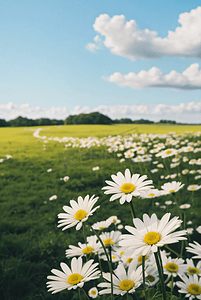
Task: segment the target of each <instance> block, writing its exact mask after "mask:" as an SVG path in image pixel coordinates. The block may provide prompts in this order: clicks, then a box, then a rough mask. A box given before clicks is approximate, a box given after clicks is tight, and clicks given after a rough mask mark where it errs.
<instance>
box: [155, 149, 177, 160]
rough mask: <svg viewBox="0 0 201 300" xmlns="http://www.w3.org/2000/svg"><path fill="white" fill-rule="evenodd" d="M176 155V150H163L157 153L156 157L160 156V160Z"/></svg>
mask: <svg viewBox="0 0 201 300" xmlns="http://www.w3.org/2000/svg"><path fill="white" fill-rule="evenodd" d="M177 153H178V150H176V149H166V150H163V151H161V152H159V153H157V154H156V157H159V156H161V157H162V158H165V157H169V156H172V155H176V154H177Z"/></svg>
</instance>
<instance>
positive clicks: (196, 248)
mask: <svg viewBox="0 0 201 300" xmlns="http://www.w3.org/2000/svg"><path fill="white" fill-rule="evenodd" d="M194 243H195V245H194V244H192V243H189V246H190V247H186V251H187V252H191V253H194V254H195V255H196V256H193V257H192V258H201V245H200V244H199V243H198V242H195V241H194Z"/></svg>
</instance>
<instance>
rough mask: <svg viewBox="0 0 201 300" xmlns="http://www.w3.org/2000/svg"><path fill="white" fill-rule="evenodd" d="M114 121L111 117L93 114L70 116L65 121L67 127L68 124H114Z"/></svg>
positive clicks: (97, 113)
mask: <svg viewBox="0 0 201 300" xmlns="http://www.w3.org/2000/svg"><path fill="white" fill-rule="evenodd" d="M112 123H113V121H112V119H110V118H109V117H107V116H105V115H103V114H101V113H99V112H93V113H90V114H79V115H74V116H73V115H70V116H69V117H67V118H66V119H65V121H64V124H65V125H68V124H112Z"/></svg>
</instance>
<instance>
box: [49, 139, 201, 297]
mask: <svg viewBox="0 0 201 300" xmlns="http://www.w3.org/2000/svg"><path fill="white" fill-rule="evenodd" d="M144 138H146V137H144ZM169 143H170V144H173V141H172V140H171V139H170V140H169ZM169 151H170V150H169ZM158 153H160V152H158ZM169 154H170V153H169ZM106 184H107V186H105V187H103V188H102V190H103V191H104V193H105V194H106V195H110V198H109V200H110V201H115V200H119V202H120V204H121V205H126V204H127V205H130V207H131V213H132V222H133V226H128V225H126V226H123V225H122V224H121V220H120V219H119V218H118V217H117V216H109V217H108V218H107V219H105V220H102V221H99V222H96V223H94V224H91V222H90V218H91V216H92V215H93V214H94V213H95V212H96V210H97V209H99V208H100V206H99V205H97V206H96V204H97V202H98V199H99V198H98V197H96V196H95V195H93V196H91V197H90V196H89V195H86V196H85V197H84V198H83V197H82V196H79V197H78V199H77V201H75V200H70V206H67V205H65V206H63V210H64V212H63V213H59V214H58V218H59V221H58V227H59V228H60V227H62V230H63V231H65V230H68V229H70V228H71V229H73V227H75V229H76V231H79V230H81V229H83V241H82V242H81V241H79V242H78V244H77V245H68V248H67V249H66V250H65V256H66V259H67V261H68V260H70V262H68V264H67V263H65V262H62V263H61V264H60V267H61V270H57V269H52V270H51V272H52V273H53V275H49V276H48V277H47V278H48V282H47V288H48V291H49V292H52V293H57V292H60V291H62V290H77V291H78V297H77V299H85V298H86V299H88V298H89V297H90V298H97V297H99V298H101V297H102V295H103V297H104V295H105V294H106V295H107V294H108V295H110V299H114V298H115V299H120V298H122V297H124V295H127V296H128V297H129V294H131V295H135V296H137V298H139V297H144V295H145V297H147V292H148V290H149V289H150V288H155V295H156V296H160V294H161V293H162V297H163V299H164V300H165V299H166V294H167V293H168V294H169V295H170V296H171V297H172V295H173V293H175V297H176V296H177V295H178V294H179V293H180V294H184V296H185V297H188V298H189V299H190V300H191V299H201V278H200V276H201V245H200V244H199V243H198V242H197V241H193V242H189V236H188V232H187V230H186V228H185V226H184V225H185V224H184V222H183V220H182V219H181V218H180V217H178V216H175V217H172V218H171V213H165V214H164V215H163V216H162V218H161V219H159V218H158V217H157V215H156V214H155V213H153V214H152V215H151V216H149V215H148V214H146V213H144V214H143V217H142V220H141V219H140V218H137V217H136V208H135V207H134V205H133V202H132V200H133V199H134V198H138V199H144V198H149V197H153V198H154V197H159V194H160V196H165V195H167V194H168V195H169V194H174V195H175V201H177V200H176V195H177V192H179V191H180V190H181V189H182V188H183V187H184V184H182V183H181V182H176V181H173V182H169V183H165V184H163V185H162V186H161V189H160V190H158V189H156V188H155V187H154V186H153V181H152V180H150V179H148V177H147V175H142V176H141V175H140V174H132V173H131V171H130V170H129V169H126V170H125V173H124V174H122V173H121V172H118V173H117V174H116V175H112V176H111V180H106ZM142 201H143V200H142ZM186 206H188V205H187V204H186ZM181 209H184V207H181V208H179V206H178V213H179V212H180V211H181ZM181 216H182V214H181ZM176 243H177V244H178V247H177V248H179V252H176V250H175V248H172V244H176ZM192 254H193V255H194V256H193V257H190V256H192ZM89 282H91V285H90V284H88V283H89ZM159 282H160V283H161V285H160V286H161V290H160V287H159V288H157V286H158V283H159ZM81 292H82V294H81ZM150 299H151V298H150Z"/></svg>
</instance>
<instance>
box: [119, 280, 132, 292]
mask: <svg viewBox="0 0 201 300" xmlns="http://www.w3.org/2000/svg"><path fill="white" fill-rule="evenodd" d="M134 285H135V283H134V282H133V281H132V280H129V279H124V280H122V281H121V282H120V284H119V288H120V289H121V290H123V291H128V290H130V289H131V288H132V287H134Z"/></svg>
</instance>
